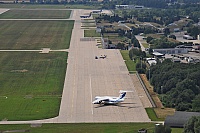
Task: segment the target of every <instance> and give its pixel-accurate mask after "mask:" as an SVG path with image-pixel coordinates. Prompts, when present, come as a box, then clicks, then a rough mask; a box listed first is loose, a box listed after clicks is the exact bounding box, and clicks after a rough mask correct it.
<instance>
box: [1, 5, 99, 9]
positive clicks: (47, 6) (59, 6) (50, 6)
mask: <svg viewBox="0 0 200 133" xmlns="http://www.w3.org/2000/svg"><path fill="white" fill-rule="evenodd" d="M0 8H23V9H40V8H47V9H95V10H96V9H100V8H101V6H98V5H81V4H80V5H78V4H74V5H71V4H66V5H61V4H55V5H54V4H0Z"/></svg>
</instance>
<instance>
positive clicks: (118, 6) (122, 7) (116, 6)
mask: <svg viewBox="0 0 200 133" xmlns="http://www.w3.org/2000/svg"><path fill="white" fill-rule="evenodd" d="M115 8H116V9H119V8H121V9H143V8H144V6H136V5H115Z"/></svg>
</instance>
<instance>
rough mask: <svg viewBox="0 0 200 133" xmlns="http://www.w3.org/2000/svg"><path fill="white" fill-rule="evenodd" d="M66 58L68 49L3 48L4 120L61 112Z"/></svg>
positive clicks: (0, 101) (0, 117)
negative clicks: (43, 51) (25, 49)
mask: <svg viewBox="0 0 200 133" xmlns="http://www.w3.org/2000/svg"><path fill="white" fill-rule="evenodd" d="M66 60H67V53H65V52H57V53H49V54H40V53H37V52H35V53H33V52H1V53H0V88H1V89H0V107H1V111H0V120H3V119H8V120H31V119H43V118H49V117H54V116H57V115H58V111H59V106H60V100H61V94H62V89H63V83H64V77H65V72H66V65H67V64H66ZM4 96H6V97H7V98H6V97H4Z"/></svg>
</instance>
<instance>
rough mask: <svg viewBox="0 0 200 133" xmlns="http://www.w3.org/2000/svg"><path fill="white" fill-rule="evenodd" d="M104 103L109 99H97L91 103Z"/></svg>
mask: <svg viewBox="0 0 200 133" xmlns="http://www.w3.org/2000/svg"><path fill="white" fill-rule="evenodd" d="M106 101H109V98H99V99H97V100H94V101H93V102H92V103H93V104H100V103H102V102H106Z"/></svg>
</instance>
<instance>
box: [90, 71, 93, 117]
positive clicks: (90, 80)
mask: <svg viewBox="0 0 200 133" xmlns="http://www.w3.org/2000/svg"><path fill="white" fill-rule="evenodd" d="M90 96H91V112H92V114H93V105H92V79H91V74H90Z"/></svg>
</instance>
